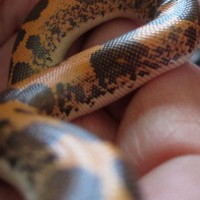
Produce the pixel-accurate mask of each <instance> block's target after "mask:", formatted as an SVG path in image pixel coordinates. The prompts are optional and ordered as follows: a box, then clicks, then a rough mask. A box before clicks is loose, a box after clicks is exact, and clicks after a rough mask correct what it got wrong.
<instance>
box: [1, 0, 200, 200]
mask: <svg viewBox="0 0 200 200" xmlns="http://www.w3.org/2000/svg"><path fill="white" fill-rule="evenodd" d="M117 17H126V18H130V19H136V20H140V21H142V22H143V23H145V25H143V26H141V27H140V28H138V29H136V30H133V31H131V32H129V33H126V34H124V35H122V36H121V37H119V38H116V39H113V40H111V41H108V42H106V43H105V44H102V45H98V46H95V47H93V48H90V49H88V50H85V51H83V52H80V53H78V54H76V55H74V56H72V57H71V58H68V59H67V60H65V61H63V59H64V57H65V53H66V51H67V50H68V49H69V47H70V45H72V44H73V42H74V41H75V40H76V39H77V38H78V37H79V36H80V35H82V34H83V33H85V32H86V31H88V30H90V29H91V28H93V27H95V26H97V25H98V24H100V23H103V22H105V21H108V20H111V19H114V18H117ZM199 40H200V10H199V5H198V2H197V0H143V1H142V0H40V1H39V3H38V4H37V5H36V7H35V8H34V9H33V10H32V11H31V13H30V15H29V16H28V17H27V18H26V20H25V22H24V24H23V25H22V27H21V29H20V31H19V34H18V37H17V39H16V42H15V45H14V48H13V54H12V58H11V65H10V71H9V84H8V88H7V89H6V90H5V91H3V92H2V93H1V95H0V134H1V137H0V170H1V171H2V172H3V173H1V174H0V176H2V177H3V178H5V179H6V180H7V181H9V182H11V183H12V184H13V185H15V186H16V187H18V188H19V190H21V192H22V194H23V195H24V196H25V198H27V199H28V200H55V199H56V200H66V199H68V200H82V199H87V200H90V199H91V200H93V199H94V200H102V199H104V200H106V199H107V200H112V199H115V200H118V199H119V200H122V199H123V200H124V199H126V200H128V199H130V200H131V199H139V197H137V194H136V193H137V192H135V183H134V179H133V178H132V175H131V173H130V172H129V173H128V171H127V168H126V167H125V166H124V164H123V161H122V158H121V156H120V153H119V152H118V151H117V150H116V149H115V148H114V147H113V146H112V145H110V144H107V143H106V142H103V141H101V140H99V139H97V138H95V137H94V136H91V135H90V134H89V133H86V132H85V131H83V130H80V129H79V128H75V127H74V126H72V125H70V124H66V123H64V122H61V121H59V120H55V119H52V118H50V117H47V116H46V115H51V116H55V117H58V118H60V119H67V120H71V119H73V118H76V117H78V116H80V115H83V114H86V113H89V112H92V111H94V110H96V109H98V108H100V107H103V106H105V105H107V104H109V103H111V102H113V101H114V100H116V99H119V98H120V97H122V96H124V95H126V94H127V93H129V92H131V91H133V90H134V89H136V88H138V87H139V86H141V85H142V84H144V83H146V82H147V81H149V80H151V79H152V78H154V77H156V76H158V75H160V74H162V73H164V72H166V71H169V70H171V69H173V68H175V67H177V66H179V65H180V64H181V63H183V62H185V61H186V60H187V59H188V57H189V56H190V55H191V53H192V52H193V51H194V50H195V49H196V48H197V46H198V44H199ZM4 172H5V173H4Z"/></svg>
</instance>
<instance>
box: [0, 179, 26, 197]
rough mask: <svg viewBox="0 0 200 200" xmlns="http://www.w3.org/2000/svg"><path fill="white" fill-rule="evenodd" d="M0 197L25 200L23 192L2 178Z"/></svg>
mask: <svg viewBox="0 0 200 200" xmlns="http://www.w3.org/2000/svg"><path fill="white" fill-rule="evenodd" d="M0 199H6V200H23V198H22V196H21V194H20V193H19V192H18V191H16V190H15V189H14V188H13V187H11V186H10V185H8V184H6V183H5V182H3V181H1V180H0Z"/></svg>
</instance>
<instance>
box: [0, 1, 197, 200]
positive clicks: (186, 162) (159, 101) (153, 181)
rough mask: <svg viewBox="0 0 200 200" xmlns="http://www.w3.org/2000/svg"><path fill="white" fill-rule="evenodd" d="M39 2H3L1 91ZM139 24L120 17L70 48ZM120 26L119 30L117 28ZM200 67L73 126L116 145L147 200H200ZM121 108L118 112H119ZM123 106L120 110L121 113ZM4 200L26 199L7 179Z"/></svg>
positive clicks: (181, 70)
mask: <svg viewBox="0 0 200 200" xmlns="http://www.w3.org/2000/svg"><path fill="white" fill-rule="evenodd" d="M37 1H38V0H32V1H30V0H21V1H18V0H0V32H1V37H0V66H1V67H0V80H1V84H0V91H2V90H3V89H5V88H6V82H7V77H8V67H9V60H10V56H11V49H12V46H13V43H14V40H15V37H16V32H17V30H18V28H19V26H20V24H21V23H22V21H23V19H24V17H25V16H26V15H27V14H28V12H29V11H30V9H31V8H32V7H33V5H34V4H35V3H36V2H37ZM136 26H137V22H132V21H130V20H125V19H117V20H113V21H111V22H108V23H106V24H103V25H101V26H99V27H97V28H96V29H94V30H93V31H91V32H90V33H89V34H88V35H87V38H83V39H80V40H79V42H78V43H76V44H75V45H74V46H75V48H74V49H72V50H71V53H69V54H70V55H71V54H73V53H74V52H76V51H79V50H82V49H86V48H88V47H90V46H93V45H95V44H99V43H102V42H103V41H106V40H108V39H111V38H113V37H115V36H117V35H120V34H121V33H122V32H127V31H128V30H131V29H133V28H135V27H136ZM119 27H120V28H119ZM199 85H200V69H199V68H198V67H197V66H195V65H193V64H191V63H185V64H184V65H182V66H180V67H178V68H177V69H175V70H172V71H170V72H167V73H165V74H163V75H161V76H159V77H157V78H155V79H154V80H152V81H150V82H148V83H147V84H145V85H144V86H142V87H141V88H140V89H139V90H137V92H134V93H133V94H130V95H128V96H127V97H125V98H122V99H121V100H119V101H117V102H116V103H113V104H112V105H110V106H108V107H107V108H105V109H101V110H99V111H96V112H94V113H91V114H89V115H86V116H83V117H81V118H79V119H76V120H74V123H76V124H78V125H80V126H82V127H84V128H86V129H88V130H89V131H90V132H93V133H94V134H96V135H98V136H100V137H102V138H103V139H105V140H109V141H111V142H113V143H115V144H116V145H117V146H118V147H119V148H120V149H121V150H122V152H123V153H124V156H125V157H126V159H127V160H128V161H129V163H130V166H131V169H132V170H133V171H134V173H135V174H137V178H138V181H137V184H138V185H139V188H140V192H141V194H142V196H143V199H144V200H169V199H181V200H186V199H192V200H199V199H200V190H199V185H200V170H199V165H200V156H199V154H200V106H199V102H200V92H199ZM116 108H117V109H116ZM120 108H121V109H120ZM0 199H7V200H21V199H22V197H21V196H20V195H19V193H18V192H16V191H15V190H14V189H13V188H11V187H10V186H8V185H7V184H6V183H4V182H3V181H2V182H1V183H0Z"/></svg>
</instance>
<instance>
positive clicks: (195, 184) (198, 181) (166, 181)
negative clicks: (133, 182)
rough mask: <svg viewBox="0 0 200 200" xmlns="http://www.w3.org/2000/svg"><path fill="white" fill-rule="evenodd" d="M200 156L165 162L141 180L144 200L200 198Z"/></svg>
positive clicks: (140, 184)
mask: <svg viewBox="0 0 200 200" xmlns="http://www.w3.org/2000/svg"><path fill="white" fill-rule="evenodd" d="M199 165H200V156H194V155H190V156H183V157H180V158H176V159H173V160H171V161H168V162H166V163H164V164H163V165H161V166H159V167H157V168H155V169H154V170H153V171H151V172H150V173H148V174H146V175H145V176H143V177H142V178H141V180H140V181H139V186H140V189H141V192H142V194H143V200H147V199H148V200H160V199H162V200H169V199H182V200H184V199H185V200H186V199H193V200H194V199H200V190H199V185H200V171H199Z"/></svg>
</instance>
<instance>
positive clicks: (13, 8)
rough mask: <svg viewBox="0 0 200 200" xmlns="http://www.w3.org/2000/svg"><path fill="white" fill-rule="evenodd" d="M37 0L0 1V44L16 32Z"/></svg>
mask: <svg viewBox="0 0 200 200" xmlns="http://www.w3.org/2000/svg"><path fill="white" fill-rule="evenodd" d="M36 2H38V0H20V1H18V0H2V1H1V2H0V33H1V37H0V46H1V45H2V44H3V43H4V42H5V41H6V40H7V39H8V38H9V37H11V35H13V34H14V33H16V32H17V30H18V29H19V27H20V25H21V23H22V22H23V21H24V19H25V17H26V16H27V14H28V13H29V12H30V10H31V9H32V8H33V6H34V5H35V4H36Z"/></svg>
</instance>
